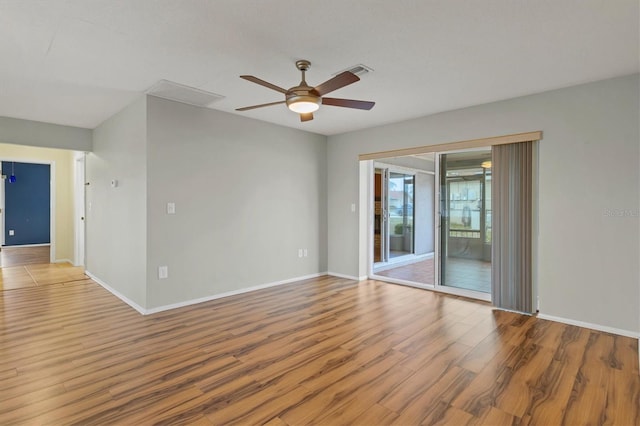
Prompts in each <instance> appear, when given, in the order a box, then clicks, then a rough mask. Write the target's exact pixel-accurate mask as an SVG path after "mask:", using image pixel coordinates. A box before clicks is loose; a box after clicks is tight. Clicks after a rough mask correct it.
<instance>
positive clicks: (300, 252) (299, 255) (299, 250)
mask: <svg viewBox="0 0 640 426" xmlns="http://www.w3.org/2000/svg"><path fill="white" fill-rule="evenodd" d="M298 257H302V249H298Z"/></svg>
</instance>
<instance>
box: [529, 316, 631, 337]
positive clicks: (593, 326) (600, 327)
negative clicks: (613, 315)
mask: <svg viewBox="0 0 640 426" xmlns="http://www.w3.org/2000/svg"><path fill="white" fill-rule="evenodd" d="M538 318H540V319H544V320H549V321H555V322H561V323H563V324H569V325H575V326H578V327H583V328H590V329H591V330H597V331H604V332H605V333H611V334H617V335H619V336H626V337H633V338H634V339H638V338H640V333H638V332H637V331H630V330H623V329H621V328H615V327H609V326H606V325H600V324H592V323H590V322H584V321H577V320H572V319H569V318H562V317H556V316H553V315H546V314H540V313H539V314H538Z"/></svg>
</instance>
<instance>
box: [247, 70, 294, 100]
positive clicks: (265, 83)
mask: <svg viewBox="0 0 640 426" xmlns="http://www.w3.org/2000/svg"><path fill="white" fill-rule="evenodd" d="M240 78H244V79H245V80H247V81H251V82H252V83H256V84H259V85H260V86H264V87H268V88H269V89H272V90H275V91H276V92H280V93H284V94H285V95H286V94H287V91H286V90H285V89H283V88H282V87H279V86H276V85H275V84H271V83H269V82H268V81H264V80H260V79H259V78H258V77H254V76H252V75H241V76H240Z"/></svg>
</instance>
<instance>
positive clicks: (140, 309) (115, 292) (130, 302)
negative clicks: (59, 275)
mask: <svg viewBox="0 0 640 426" xmlns="http://www.w3.org/2000/svg"><path fill="white" fill-rule="evenodd" d="M84 273H85V274H86V275H87V276H88V277H89V278H91V279H92V280H94V281H95V282H97V283H98V284H100V285H101V286H102V287H104V289H105V290H107V291H108V292H109V293H111V294H113V295H114V296H116V297H117V298H118V299H120V300H122V301H123V302H124V303H126V304H127V305H129V306H131V307H132V308H133V309H135V310H136V311H138V312H139V313H141V314H142V315H146V314H147V311H146V309H145V308H143V307H142V306H140V305H138V304H137V303H136V302H134V301H133V300H131V299H129V298H128V297H127V296H125V295H124V294H122V293H120V292H119V291H118V290H116V289H114V288H113V287H111V286H110V285H109V284H107V283H105V282H104V281H102V280H101V279H100V278H98V277H96V276H95V275H93V274H92V273H91V272H89V271H84Z"/></svg>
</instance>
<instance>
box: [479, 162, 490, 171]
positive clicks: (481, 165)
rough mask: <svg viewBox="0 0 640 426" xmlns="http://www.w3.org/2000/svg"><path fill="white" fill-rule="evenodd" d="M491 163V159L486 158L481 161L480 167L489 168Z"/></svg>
mask: <svg viewBox="0 0 640 426" xmlns="http://www.w3.org/2000/svg"><path fill="white" fill-rule="evenodd" d="M491 165H492V164H491V160H486V161H483V162H482V164H480V167H482V168H483V169H490V168H491Z"/></svg>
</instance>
